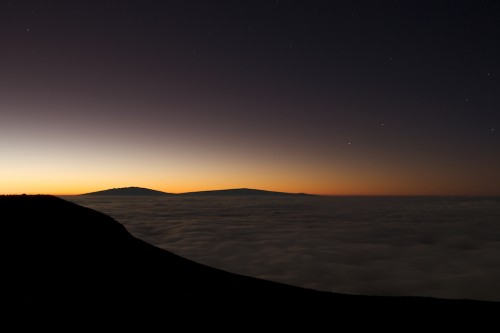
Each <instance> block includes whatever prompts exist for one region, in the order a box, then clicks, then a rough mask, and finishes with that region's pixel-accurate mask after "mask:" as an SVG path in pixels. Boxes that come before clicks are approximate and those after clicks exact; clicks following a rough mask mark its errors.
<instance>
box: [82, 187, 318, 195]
mask: <svg viewBox="0 0 500 333" xmlns="http://www.w3.org/2000/svg"><path fill="white" fill-rule="evenodd" d="M80 195H99V196H100V195H109V196H113V195H116V196H125V195H126V196H167V195H183V196H310V195H313V194H307V193H289V192H278V191H268V190H259V189H252V188H231V189H222V190H208V191H193V192H182V193H170V192H162V191H157V190H153V189H149V188H144V187H136V186H130V187H120V188H111V189H106V190H101V191H95V192H89V193H84V194H80Z"/></svg>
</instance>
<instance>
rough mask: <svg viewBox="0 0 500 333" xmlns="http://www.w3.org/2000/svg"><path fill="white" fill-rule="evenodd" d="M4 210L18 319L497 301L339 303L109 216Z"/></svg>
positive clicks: (344, 312) (42, 201)
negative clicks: (155, 241)
mask: <svg viewBox="0 0 500 333" xmlns="http://www.w3.org/2000/svg"><path fill="white" fill-rule="evenodd" d="M0 211H1V212H2V235H3V237H2V238H3V245H4V248H5V249H7V250H6V251H4V257H5V258H4V260H3V262H2V265H3V272H4V278H6V280H5V282H4V283H3V287H2V288H3V291H2V294H3V296H4V297H3V298H2V302H3V305H6V304H7V305H9V307H10V308H12V309H18V310H20V311H23V312H26V311H28V312H29V311H35V312H36V311H42V310H44V309H47V308H49V309H52V311H56V312H57V311H62V310H63V309H93V311H95V310H96V309H100V310H102V311H106V312H107V311H111V309H114V310H116V309H121V310H123V311H129V312H130V311H131V312H134V313H137V312H140V311H144V309H147V310H148V311H153V310H158V309H161V312H162V313H170V314H172V313H176V312H182V313H184V314H185V313H190V314H193V315H194V314H198V315H200V314H201V313H206V312H209V313H219V314H220V313H226V314H227V313H232V314H233V316H239V318H240V319H241V318H244V319H250V318H253V319H252V320H257V319H258V318H259V316H260V315H262V314H265V313H267V314H269V313H272V316H273V318H276V316H277V314H278V313H280V312H282V311H283V313H286V314H287V315H286V318H289V317H290V316H289V314H290V313H295V314H300V315H299V316H298V317H297V318H301V316H304V315H305V314H308V315H313V316H315V317H316V319H318V318H319V319H325V318H330V317H331V316H334V317H335V318H336V319H335V320H337V321H338V320H346V318H347V317H348V316H350V315H352V314H355V315H356V316H358V315H360V314H363V315H376V316H379V315H381V316H386V315H387V314H388V313H391V314H392V315H395V314H397V313H399V315H402V314H404V315H406V316H410V317H412V318H413V317H414V319H416V318H419V319H418V320H422V318H424V319H425V314H426V313H427V314H429V313H438V314H439V315H440V316H442V314H443V311H444V310H447V311H448V310H449V311H453V313H454V315H455V314H457V313H467V314H471V313H474V312H475V313H481V314H486V313H488V311H490V310H495V311H498V310H499V306H498V305H499V304H498V303H493V302H476V301H465V300H464V301H460V300H441V299H432V298H416V297H397V298H391V297H370V296H351V295H342V294H334V293H327V292H320V291H314V290H308V289H303V288H298V287H293V286H289V285H284V284H280V283H274V282H270V281H265V280H260V279H255V278H251V277H245V276H241V275H237V274H232V273H228V272H224V271H221V270H218V269H214V268H211V267H207V266H204V265H201V264H198V263H195V262H193V261H190V260H188V259H185V258H182V257H179V256H177V255H175V254H173V253H170V252H168V251H165V250H162V249H159V248H157V247H154V246H152V245H150V244H147V243H145V242H143V241H141V240H139V239H137V238H135V237H133V236H132V235H130V234H129V233H128V232H127V230H126V229H125V227H123V226H122V225H121V224H119V223H118V222H116V221H115V220H113V219H112V218H111V217H109V216H107V215H104V214H102V213H99V212H97V211H94V210H91V209H88V208H84V207H81V206H78V205H76V204H73V203H70V202H67V201H64V200H62V199H60V198H56V197H52V196H0ZM75 311H76V310H75ZM415 311H416V312H415ZM256 316H257V317H256ZM325 316H326V317H325ZM423 316H424V317H423ZM256 318H257V319H256ZM280 318H283V317H280ZM293 318H294V316H292V317H291V318H289V319H287V320H292V321H293Z"/></svg>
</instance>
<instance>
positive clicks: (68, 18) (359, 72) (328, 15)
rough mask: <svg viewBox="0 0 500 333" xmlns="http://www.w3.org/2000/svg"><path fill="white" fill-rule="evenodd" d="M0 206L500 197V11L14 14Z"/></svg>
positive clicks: (149, 5) (477, 7)
mask: <svg viewBox="0 0 500 333" xmlns="http://www.w3.org/2000/svg"><path fill="white" fill-rule="evenodd" d="M0 45H1V52H0V193H10V194H18V193H50V194H61V195H62V194H79V193H85V192H91V191H96V190H101V189H106V188H112V187H124V186H141V187H149V188H153V189H156V190H162V191H167V192H174V193H179V192H187V191H196V190H210V189H222V188H239V187H247V188H259V189H266V190H277V191H289V192H307V193H316V194H331V195H500V176H498V170H500V133H499V132H500V93H499V92H500V81H499V80H500V60H499V59H500V4H499V3H498V2H497V1H493V0H491V1H444V0H443V1H421V0H420V1H411V0H408V1H335V0H332V1H313V0H308V1H285V0H280V1H277V0H275V1H264V0H253V1H246V0H242V1H189V0H185V1H173V0H172V1H152V0H141V1H138V0H137V1H126V0H125V1H123V0H122V1H106V0H103V1H57V0H54V1H29V0H26V1H21V0H17V1H2V2H1V3H0Z"/></svg>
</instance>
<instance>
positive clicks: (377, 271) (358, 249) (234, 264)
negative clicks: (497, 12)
mask: <svg viewBox="0 0 500 333" xmlns="http://www.w3.org/2000/svg"><path fill="white" fill-rule="evenodd" d="M64 198H65V199H67V200H70V201H73V202H75V203H77V204H81V205H84V206H87V207H90V208H93V209H95V210H98V211H101V212H103V213H106V214H108V215H110V216H112V217H113V218H115V219H116V220H117V221H119V222H120V223H122V224H123V225H125V227H126V228H127V229H128V230H129V232H131V233H132V234H133V235H134V236H136V237H138V238H140V239H142V240H145V241H147V242H149V243H151V244H154V245H156V246H158V247H161V248H163V249H165V250H168V251H171V252H174V253H176V254H178V255H181V256H183V257H185V258H188V259H191V260H194V261H197V262H200V263H203V264H206V265H209V266H213V267H217V268H220V269H223V270H227V271H230V272H234V273H239V274H244V275H249V276H254V277H259V278H263V279H269V280H273V281H278V282H283V283H288V284H292V285H297V286H302V287H307V288H314V289H320V290H326V291H333V292H341V293H350V294H367V295H412V296H432V297H444V298H467V299H478V300H496V301H500V198H485V197H483V198H480V197H477V198H442V197H441V198H435V197H434V198H432V197H411V198H410V197H407V198H404V197H403V198H401V197H400V198H389V197H277V198H273V197H231V198H228V197H198V198H193V197H183V196H175V197H142V198H141V197H104V196H100V197H97V196H96V197H85V196H74V197H64Z"/></svg>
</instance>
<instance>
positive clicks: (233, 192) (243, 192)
mask: <svg viewBox="0 0 500 333" xmlns="http://www.w3.org/2000/svg"><path fill="white" fill-rule="evenodd" d="M181 195H192V196H284V195H288V196H298V195H310V194H305V193H287V192H275V191H265V190H256V189H251V188H235V189H227V190H212V191H197V192H186V193H181Z"/></svg>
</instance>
